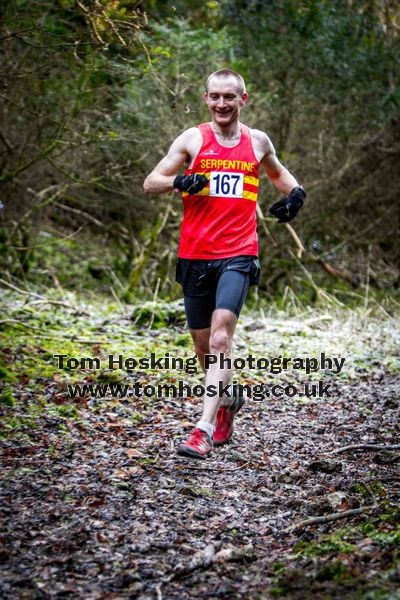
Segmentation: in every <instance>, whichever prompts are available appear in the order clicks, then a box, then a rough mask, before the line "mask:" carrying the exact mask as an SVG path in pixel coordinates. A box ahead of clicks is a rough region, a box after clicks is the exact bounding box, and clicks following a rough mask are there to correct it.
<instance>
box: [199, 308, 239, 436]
mask: <svg viewBox="0 0 400 600" xmlns="http://www.w3.org/2000/svg"><path fill="white" fill-rule="evenodd" d="M236 323H237V317H236V315H235V314H234V313H233V312H231V311H230V310H227V309H225V308H217V309H216V310H215V311H214V313H213V316H212V321H211V331H210V339H209V349H210V354H215V355H216V356H217V357H218V359H219V356H220V354H224V356H225V357H229V356H230V354H231V351H232V339H233V334H234V332H235V327H236ZM230 378H231V370H230V369H221V368H220V365H219V360H217V363H216V364H213V365H211V366H210V368H209V369H208V371H207V372H206V380H205V386H206V388H207V386H209V385H213V386H216V388H217V389H218V387H219V383H220V382H222V385H227V384H228V383H229V381H230ZM221 400H222V398H218V397H216V396H214V397H211V396H210V397H208V396H207V395H205V397H204V402H203V413H202V416H201V421H205V422H207V423H210V424H211V425H214V423H215V418H216V415H217V412H218V408H219V406H220V404H221Z"/></svg>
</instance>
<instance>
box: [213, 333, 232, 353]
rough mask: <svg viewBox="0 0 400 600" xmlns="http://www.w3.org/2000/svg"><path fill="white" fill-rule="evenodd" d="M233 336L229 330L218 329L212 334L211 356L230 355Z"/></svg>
mask: <svg viewBox="0 0 400 600" xmlns="http://www.w3.org/2000/svg"><path fill="white" fill-rule="evenodd" d="M231 346H232V335H231V334H230V332H229V330H228V328H226V327H218V329H215V331H213V332H212V333H211V337H210V353H211V354H220V353H221V352H223V353H224V354H228V353H229V352H230V351H231Z"/></svg>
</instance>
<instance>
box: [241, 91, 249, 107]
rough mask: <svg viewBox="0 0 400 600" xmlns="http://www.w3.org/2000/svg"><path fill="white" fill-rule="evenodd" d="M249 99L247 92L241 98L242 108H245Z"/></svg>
mask: <svg viewBox="0 0 400 600" xmlns="http://www.w3.org/2000/svg"><path fill="white" fill-rule="evenodd" d="M248 97H249V95H248V93H247V92H244V94H243V96H242V97H241V104H242V106H244V105H245V104H246V102H247V98H248Z"/></svg>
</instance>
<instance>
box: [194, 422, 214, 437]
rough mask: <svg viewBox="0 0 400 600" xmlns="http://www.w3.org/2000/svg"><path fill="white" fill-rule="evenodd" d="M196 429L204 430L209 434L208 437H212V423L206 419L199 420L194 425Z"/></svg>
mask: <svg viewBox="0 0 400 600" xmlns="http://www.w3.org/2000/svg"><path fill="white" fill-rule="evenodd" d="M196 429H201V431H205V432H206V433H207V435H209V436H210V438H211V439H213V437H214V425H211V423H207V421H199V422H198V423H197V425H196Z"/></svg>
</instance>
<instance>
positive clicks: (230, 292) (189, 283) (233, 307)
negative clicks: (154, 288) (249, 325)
mask: <svg viewBox="0 0 400 600" xmlns="http://www.w3.org/2000/svg"><path fill="white" fill-rule="evenodd" d="M176 281H177V282H178V283H180V284H181V286H182V289H183V294H184V300H185V311H186V318H187V322H188V325H189V328H190V329H205V328H207V327H210V325H211V317H212V313H213V311H214V310H215V309H216V308H226V309H228V310H230V311H231V312H233V313H235V315H236V316H237V317H239V314H240V311H241V309H242V306H243V303H244V301H245V298H246V294H247V290H248V288H249V286H250V285H258V283H259V281H260V263H259V261H258V258H257V257H256V256H244V255H243V256H234V257H232V258H221V259H191V258H178V262H177V265H176Z"/></svg>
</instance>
